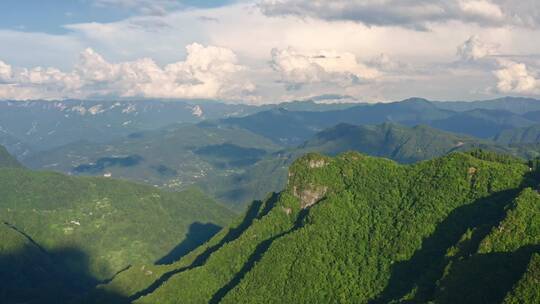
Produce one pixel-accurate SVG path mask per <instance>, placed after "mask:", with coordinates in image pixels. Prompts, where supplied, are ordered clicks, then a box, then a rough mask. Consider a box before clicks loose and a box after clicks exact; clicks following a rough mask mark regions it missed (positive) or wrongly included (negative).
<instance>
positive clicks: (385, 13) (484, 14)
mask: <svg viewBox="0 0 540 304" xmlns="http://www.w3.org/2000/svg"><path fill="white" fill-rule="evenodd" d="M513 2H520V1H513ZM525 2H530V3H532V0H531V1H528V0H527V1H525ZM259 6H260V8H261V10H262V11H263V13H265V14H266V15H269V16H280V15H293V16H300V17H313V18H320V19H324V20H329V21H353V22H359V23H363V24H366V25H369V26H403V27H407V28H413V29H419V30H426V29H428V28H429V26H430V24H434V23H444V22H449V21H461V22H464V23H476V24H480V25H487V26H502V25H506V24H508V23H513V24H519V25H529V26H532V25H533V24H531V23H532V22H531V19H534V18H531V12H529V11H527V10H525V9H518V8H517V7H518V6H520V4H515V3H512V2H510V1H506V0H493V1H491V0H442V1H431V0H408V1H402V0H337V1H326V0H262V1H261V2H260V4H259ZM537 10H538V9H536V11H537Z"/></svg>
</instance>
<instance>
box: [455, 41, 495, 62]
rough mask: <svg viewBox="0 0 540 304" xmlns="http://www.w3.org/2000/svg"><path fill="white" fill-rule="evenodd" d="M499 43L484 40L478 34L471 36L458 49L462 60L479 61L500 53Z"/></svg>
mask: <svg viewBox="0 0 540 304" xmlns="http://www.w3.org/2000/svg"><path fill="white" fill-rule="evenodd" d="M498 49H499V45H497V44H493V43H487V42H484V41H482V40H481V39H480V38H479V37H478V36H471V37H470V38H469V39H468V40H467V41H465V42H464V43H463V44H462V45H460V46H459V47H458V49H457V55H458V57H459V58H460V59H461V60H462V61H477V60H480V59H483V58H486V57H489V56H493V55H496V54H497V53H498Z"/></svg>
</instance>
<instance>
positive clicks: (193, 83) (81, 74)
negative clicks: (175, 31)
mask: <svg viewBox="0 0 540 304" xmlns="http://www.w3.org/2000/svg"><path fill="white" fill-rule="evenodd" d="M186 51H187V57H186V60H185V61H179V62H175V63H171V64H167V65H166V66H164V67H163V68H162V67H160V66H159V65H157V64H156V63H155V62H154V61H153V60H152V59H150V58H142V59H138V60H135V61H130V62H122V63H110V62H108V61H106V60H105V59H104V58H103V57H102V56H101V55H100V54H98V53H96V52H95V51H94V50H92V49H86V50H84V51H83V52H82V53H81V54H80V57H79V61H78V63H77V64H76V66H75V68H74V69H73V71H71V72H67V73H66V72H62V71H60V70H58V69H56V68H42V67H35V68H31V69H26V68H14V67H12V66H10V65H8V64H7V63H5V62H3V61H0V83H1V84H0V98H14V99H27V98H28V99H30V98H35V96H37V95H39V96H41V97H43V98H49V99H50V98H65V97H77V98H86V97H92V96H113V97H114V96H117V97H152V98H229V99H231V98H232V99H234V98H247V97H248V96H245V95H249V93H250V91H252V90H253V85H252V84H251V83H250V82H248V81H241V80H240V78H239V77H237V76H238V75H239V74H240V73H241V72H243V71H245V69H246V68H245V67H244V66H242V65H240V64H238V60H237V57H236V55H235V54H234V52H232V51H231V50H229V49H226V48H220V47H214V46H208V47H204V46H202V45H200V44H197V43H194V44H191V45H188V46H187V47H186ZM37 91H41V92H42V93H40V94H38V93H37Z"/></svg>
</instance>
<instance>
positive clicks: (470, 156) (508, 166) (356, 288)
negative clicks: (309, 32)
mask: <svg viewBox="0 0 540 304" xmlns="http://www.w3.org/2000/svg"><path fill="white" fill-rule="evenodd" d="M321 98H322V97H321ZM325 98H326V97H325ZM325 98H322V99H323V100H326V99H325ZM328 98H332V96H328ZM538 113H540V101H538V100H534V99H516V98H504V99H499V100H494V101H478V102H471V103H463V102H432V101H428V100H425V99H420V98H413V99H408V100H405V101H402V102H394V103H385V104H351V103H344V104H321V103H315V102H313V101H300V102H292V103H287V104H279V105H268V106H261V107H256V106H249V105H227V104H221V103H212V102H208V101H189V100H181V101H164V100H144V101H122V102H112V101H77V100H69V101H62V102H44V101H28V102H12V101H3V102H0V143H5V144H6V149H5V148H4V147H2V146H0V269H2V271H0V299H1V300H0V302H2V303H4V302H6V303H10V304H11V303H47V304H48V303H212V304H214V303H235V304H236V303H321V302H322V303H335V302H343V303H375V304H378V303H381V304H382V303H504V304H510V303H512V304H513V303H538V302H540V289H538V288H537V285H538V278H539V277H540V271H539V269H540V247H539V246H540V238H539V237H540V224H539V223H540V194H539V193H540V192H539V191H540V130H539V129H538V126H539V124H540V121H539V120H540V118H538V115H537V114H538ZM12 155H13V156H12ZM54 171H57V172H54ZM216 201H219V202H222V203H225V204H226V205H222V204H221V203H218V202H216ZM231 210H234V211H231ZM235 211H245V212H244V214H243V216H242V217H240V218H237V219H236V220H234V218H235V217H236V212H235ZM222 227H225V228H222Z"/></svg>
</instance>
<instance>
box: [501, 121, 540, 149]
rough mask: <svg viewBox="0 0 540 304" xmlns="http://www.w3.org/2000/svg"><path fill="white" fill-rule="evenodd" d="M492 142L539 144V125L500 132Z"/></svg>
mask: <svg viewBox="0 0 540 304" xmlns="http://www.w3.org/2000/svg"><path fill="white" fill-rule="evenodd" d="M494 140H495V141H496V142H498V143H501V144H539V143H540V125H533V126H530V127H527V128H516V129H509V130H505V131H502V132H501V133H499V134H498V135H497V136H496V137H495V138H494Z"/></svg>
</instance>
